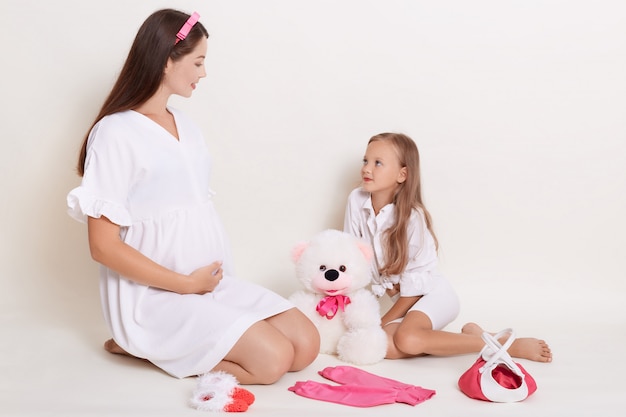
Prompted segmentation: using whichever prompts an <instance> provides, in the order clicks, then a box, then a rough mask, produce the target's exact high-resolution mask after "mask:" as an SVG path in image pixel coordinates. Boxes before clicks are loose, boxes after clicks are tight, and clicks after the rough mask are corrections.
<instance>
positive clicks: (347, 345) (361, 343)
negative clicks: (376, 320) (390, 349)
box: [337, 327, 387, 365]
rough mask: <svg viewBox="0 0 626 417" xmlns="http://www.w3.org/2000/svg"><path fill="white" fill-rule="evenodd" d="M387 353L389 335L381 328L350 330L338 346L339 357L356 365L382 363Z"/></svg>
mask: <svg viewBox="0 0 626 417" xmlns="http://www.w3.org/2000/svg"><path fill="white" fill-rule="evenodd" d="M386 353H387V334H386V333H385V331H384V330H383V329H381V328H380V327H371V328H364V329H355V330H349V331H348V332H347V333H346V334H345V335H344V336H343V337H342V338H341V339H340V340H339V343H338V344H337V357H338V358H339V359H340V360H342V361H344V362H350V363H353V364H355V365H371V364H374V363H377V362H380V361H381V360H383V359H384V358H385V354H386Z"/></svg>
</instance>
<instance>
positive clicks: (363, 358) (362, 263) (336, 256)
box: [289, 229, 387, 365]
mask: <svg viewBox="0 0 626 417" xmlns="http://www.w3.org/2000/svg"><path fill="white" fill-rule="evenodd" d="M372 256H373V252H372V249H371V247H370V246H369V245H368V244H367V243H365V242H363V241H361V240H359V239H357V238H356V237H354V236H352V235H350V234H348V233H344V232H341V231H339V230H332V229H329V230H325V231H323V232H321V233H319V234H317V235H315V236H314V237H313V238H312V239H311V240H310V241H308V242H302V243H299V244H298V245H296V246H295V247H294V249H293V251H292V258H293V260H294V262H295V264H296V276H297V278H298V279H299V280H300V282H301V283H302V284H303V285H304V290H300V291H297V292H295V293H294V294H292V295H291V297H289V299H290V300H291V301H292V302H293V303H294V304H295V305H296V307H298V308H299V309H300V310H301V311H302V312H303V313H304V314H306V316H307V317H308V318H309V319H311V321H312V322H313V323H314V324H315V325H316V326H317V328H318V330H319V333H320V339H321V345H320V352H321V353H327V354H337V356H338V357H339V359H341V360H343V361H345V362H350V363H353V364H356V365H366V364H373V363H376V362H379V361H381V360H382V359H383V358H384V357H385V353H386V352H387V335H386V333H385V332H384V331H383V329H382V328H381V325H380V323H381V322H380V306H379V304H378V300H377V299H376V297H375V296H374V295H373V294H372V293H371V292H370V291H369V290H368V289H366V287H367V286H368V285H369V284H370V281H371V276H372V275H371V268H370V263H371V259H372Z"/></svg>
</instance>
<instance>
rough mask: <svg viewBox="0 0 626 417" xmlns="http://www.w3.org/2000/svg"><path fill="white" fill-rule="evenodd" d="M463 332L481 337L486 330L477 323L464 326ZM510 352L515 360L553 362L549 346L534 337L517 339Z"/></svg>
mask: <svg viewBox="0 0 626 417" xmlns="http://www.w3.org/2000/svg"><path fill="white" fill-rule="evenodd" d="M461 332H462V333H464V334H474V335H478V336H480V335H481V334H483V332H484V330H483V329H482V327H480V326H479V325H477V324H476V323H467V324H466V325H465V326H463V328H462V329H461ZM492 334H493V333H492ZM504 341H505V339H503V340H501V341H500V343H504ZM508 352H509V355H511V356H512V357H514V358H524V359H529V360H531V361H536V362H552V351H551V350H550V347H549V346H548V344H547V343H546V342H545V341H544V340H540V339H535V338H534V337H520V338H518V339H515V340H514V341H513V344H512V345H511V347H510V348H509V350H508Z"/></svg>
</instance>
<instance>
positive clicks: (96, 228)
mask: <svg viewBox="0 0 626 417" xmlns="http://www.w3.org/2000/svg"><path fill="white" fill-rule="evenodd" d="M197 18H198V15H197V14H195V13H194V14H193V15H192V16H189V15H187V14H185V13H182V12H178V11H175V10H170V9H166V10H160V11H157V12H155V13H154V14H152V15H151V16H150V17H148V19H147V20H146V21H145V22H144V23H143V25H142V26H141V28H140V29H139V31H138V33H137V36H136V38H135V41H134V43H133V45H132V47H131V49H130V52H129V54H128V58H127V59H126V62H125V64H124V66H123V69H122V71H121V73H120V75H119V78H118V80H117V82H116V83H115V85H114V86H113V89H112V91H111V92H110V94H109V96H108V98H107V99H106V101H105V102H104V105H103V107H102V109H101V110H100V113H99V114H98V116H97V117H96V119H95V122H94V124H93V125H92V128H91V129H90V132H89V134H88V135H87V137H86V138H85V140H84V142H83V145H82V150H81V153H80V157H79V160H78V172H79V173H80V175H81V176H82V183H81V185H80V186H79V187H77V188H75V189H74V190H72V191H71V192H70V193H69V195H68V206H69V212H70V214H71V215H72V216H73V217H74V218H76V219H77V220H80V221H84V222H86V223H87V226H88V236H89V247H90V250H91V255H92V257H93V259H94V260H96V261H97V262H99V263H100V264H101V265H102V267H101V281H100V283H101V285H100V288H101V301H102V308H103V312H104V317H105V319H106V322H107V324H108V326H109V329H110V331H111V334H112V336H113V339H111V340H108V341H107V342H106V343H105V348H106V349H107V350H108V351H109V352H112V353H121V354H128V355H132V356H135V357H138V358H144V359H147V360H148V361H150V362H152V363H153V364H155V365H156V366H158V367H159V368H161V369H163V370H164V371H165V372H167V373H169V374H171V375H173V376H175V377H178V378H183V377H187V376H193V375H200V374H204V373H207V372H209V371H212V370H213V371H222V372H223V373H228V374H231V375H234V376H235V377H236V378H237V379H238V380H239V382H241V383H242V384H270V383H273V382H275V381H277V380H278V379H279V378H280V377H281V376H282V375H283V374H285V373H286V372H288V371H297V370H301V369H303V368H304V367H306V366H307V365H309V364H310V363H311V362H312V361H313V360H314V359H315V357H316V356H317V354H318V351H319V335H318V333H317V330H316V328H315V326H314V325H313V324H312V323H311V322H310V321H309V320H308V319H307V318H306V317H305V316H304V315H303V314H302V313H300V312H299V311H298V310H297V309H296V308H294V307H293V305H292V304H290V303H289V302H288V301H287V300H286V299H284V298H282V297H280V296H278V295H277V294H274V293H273V292H270V291H269V290H267V289H265V288H263V287H261V286H257V285H254V284H252V283H249V282H245V281H241V280H239V279H237V278H236V277H235V276H233V274H232V265H231V264H230V259H229V253H228V249H227V244H226V238H225V235H224V230H223V229H222V225H221V223H220V220H219V218H218V215H217V213H216V211H215V208H214V206H213V202H212V200H211V197H212V194H213V193H212V191H211V190H210V188H209V176H210V168H211V161H210V158H209V154H208V152H207V149H206V143H205V141H204V138H203V136H202V133H201V132H200V130H199V129H198V127H197V126H196V125H195V124H194V123H193V122H192V121H191V120H190V119H188V118H187V117H186V116H185V115H184V114H183V113H181V112H180V111H178V110H176V109H174V108H172V107H170V106H168V104H167V103H168V99H169V97H170V96H171V95H173V94H177V95H179V96H183V97H190V96H191V95H192V92H193V90H194V89H195V88H196V85H197V84H198V82H199V81H200V79H201V78H203V77H205V76H206V73H205V68H204V59H205V55H206V51H207V38H208V33H207V31H206V29H205V28H204V26H203V25H202V24H201V23H200V22H197ZM217 373H219V372H217Z"/></svg>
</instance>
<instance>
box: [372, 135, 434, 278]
mask: <svg viewBox="0 0 626 417" xmlns="http://www.w3.org/2000/svg"><path fill="white" fill-rule="evenodd" d="M376 141H381V142H387V143H390V144H391V145H392V146H393V148H394V149H395V151H396V154H397V156H398V160H399V162H400V166H401V167H403V168H406V170H407V173H406V180H405V181H404V182H403V183H401V184H399V186H398V190H397V192H396V194H395V196H394V198H393V203H394V207H395V208H394V210H395V221H394V224H393V225H392V226H391V227H390V228H389V229H387V231H386V232H385V235H384V240H383V247H384V253H385V265H384V266H382V267H381V270H380V271H379V273H380V274H381V275H385V276H389V275H398V274H401V273H402V271H404V268H406V265H407V263H408V262H409V240H408V233H407V228H408V225H409V221H410V219H411V213H412V212H413V210H414V209H416V210H419V211H421V212H422V214H423V215H424V219H425V221H426V227H427V228H428V231H430V234H431V235H432V237H433V239H434V240H435V247H437V248H438V247H439V242H438V241H437V237H436V236H435V232H434V230H433V222H432V218H431V216H430V213H429V212H428V210H426V207H425V206H424V202H423V201H422V185H421V176H420V156H419V151H418V150H417V145H415V142H414V141H413V140H412V139H411V138H410V137H408V136H406V135H404V134H402V133H380V134H378V135H376V136H373V137H372V138H371V139H370V140H369V142H368V145H369V144H370V143H372V142H376Z"/></svg>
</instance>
